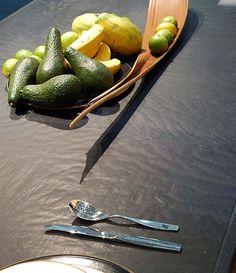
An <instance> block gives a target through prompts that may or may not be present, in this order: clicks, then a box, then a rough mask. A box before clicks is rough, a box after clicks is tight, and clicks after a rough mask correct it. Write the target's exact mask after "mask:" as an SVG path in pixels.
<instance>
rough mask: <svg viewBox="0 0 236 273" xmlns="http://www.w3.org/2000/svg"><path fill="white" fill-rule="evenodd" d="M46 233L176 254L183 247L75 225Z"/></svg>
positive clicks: (54, 228)
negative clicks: (114, 242) (69, 235)
mask: <svg viewBox="0 0 236 273" xmlns="http://www.w3.org/2000/svg"><path fill="white" fill-rule="evenodd" d="M45 227H46V231H61V232H67V233H70V234H75V235H84V236H90V237H96V238H100V239H108V240H113V241H119V242H124V243H129V244H133V245H138V246H144V247H150V248H154V249H162V250H169V251H174V252H180V251H181V249H182V246H181V245H180V244H178V243H174V242H169V241H163V240H159V239H154V238H149V237H143V236H131V235H128V234H116V233H114V232H108V231H101V230H99V229H95V228H90V227H85V226H73V225H46V226H45Z"/></svg>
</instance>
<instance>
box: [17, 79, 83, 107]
mask: <svg viewBox="0 0 236 273" xmlns="http://www.w3.org/2000/svg"><path fill="white" fill-rule="evenodd" d="M84 96H85V93H84V90H83V87H82V84H81V81H80V80H79V79H78V78H77V77H76V76H75V75H71V74H64V75H59V76H56V77H53V78H51V79H50V80H48V81H46V82H44V83H42V84H34V85H26V86H25V87H24V88H23V90H22V98H23V99H24V100H25V101H27V102H29V103H32V104H33V105H35V106H40V107H47V108H58V107H66V106H71V105H73V103H75V102H76V101H77V100H79V99H83V98H84Z"/></svg>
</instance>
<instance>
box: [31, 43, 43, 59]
mask: <svg viewBox="0 0 236 273" xmlns="http://www.w3.org/2000/svg"><path fill="white" fill-rule="evenodd" d="M44 54H45V46H44V45H40V46H38V47H37V48H35V50H34V55H36V56H39V58H41V59H43V56H44Z"/></svg>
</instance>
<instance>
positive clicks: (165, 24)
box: [155, 22, 177, 37]
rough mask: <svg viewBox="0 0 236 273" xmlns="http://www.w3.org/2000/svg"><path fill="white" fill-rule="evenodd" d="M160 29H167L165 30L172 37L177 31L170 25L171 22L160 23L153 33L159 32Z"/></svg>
mask: <svg viewBox="0 0 236 273" xmlns="http://www.w3.org/2000/svg"><path fill="white" fill-rule="evenodd" d="M161 29H167V30H169V31H170V32H171V33H172V34H173V37H175V36H176V33H177V29H176V27H175V25H174V24H172V23H171V22H162V23H160V24H159V25H158V26H157V28H156V31H155V32H157V31H159V30H161Z"/></svg>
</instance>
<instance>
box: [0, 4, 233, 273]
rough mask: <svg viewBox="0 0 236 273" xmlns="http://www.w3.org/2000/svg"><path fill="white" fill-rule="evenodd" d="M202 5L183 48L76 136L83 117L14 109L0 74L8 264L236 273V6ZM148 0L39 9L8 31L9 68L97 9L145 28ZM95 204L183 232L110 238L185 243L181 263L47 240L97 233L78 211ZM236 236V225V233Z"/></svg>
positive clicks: (165, 255) (3, 43)
mask: <svg viewBox="0 0 236 273" xmlns="http://www.w3.org/2000/svg"><path fill="white" fill-rule="evenodd" d="M225 2H226V1H220V2H218V1H216V0H208V1H205V0H190V2H189V14H188V18H187V22H186V26H185V29H184V32H183V35H182V36H181V38H180V40H179V42H178V44H177V45H176V46H175V48H174V49H173V51H172V52H171V53H170V54H169V55H168V56H167V57H166V58H165V59H164V60H163V61H162V62H161V63H160V64H158V66H157V67H156V68H155V69H154V70H152V71H151V72H150V73H149V74H148V75H147V76H146V77H145V79H143V80H142V82H138V83H137V84H136V86H135V87H134V88H133V90H132V91H131V92H130V93H128V94H127V95H126V96H124V97H123V98H121V99H120V100H118V101H115V102H113V103H110V104H108V105H105V106H103V107H101V108H99V109H97V110H96V111H95V112H93V113H91V114H89V115H88V117H86V118H85V119H83V120H82V122H81V123H80V124H79V125H78V126H77V127H76V128H75V129H73V130H68V129H67V128H68V124H69V122H70V121H71V120H72V119H73V117H74V116H75V115H76V113H69V112H67V113H53V114H52V113H50V112H42V111H33V110H29V109H20V110H18V111H15V110H14V109H10V107H9V106H8V104H7V94H6V91H5V87H6V83H7V81H6V79H5V78H4V77H3V76H2V75H0V87H1V88H0V89H1V92H0V119H1V122H0V145H1V147H0V154H1V157H0V209H1V210H0V220H1V224H0V267H3V266H6V265H8V264H11V263H15V262H18V261H21V260H23V259H30V258H34V257H39V256H45V255H61V254H73V255H88V256H97V257H100V258H103V259H108V260H111V261H113V262H115V263H118V264H121V265H123V266H125V267H127V268H129V269H131V270H133V271H134V272H135V273H158V272H162V273H210V272H212V273H213V272H214V273H224V272H229V269H230V263H231V260H232V257H233V251H234V248H235V237H236V236H235V197H236V186H235V178H236V168H235V166H236V144H235V143H236V142H235V140H236V138H235V137H236V126H235V124H236V90H235V86H236V46H235V44H236V29H235V27H234V26H235V24H236V16H235V13H236V5H234V3H233V2H231V3H229V5H226V4H227V3H226V4H225ZM147 7H148V1H147V0H139V1H134V0H127V1H118V0H113V1H109V0H100V1H95V0H86V1H85V0H70V1H68V0H49V1H46V0H34V1H33V2H31V3H30V4H29V5H27V6H26V7H24V8H23V9H21V10H20V11H18V12H16V13H15V14H13V15H12V16H10V17H8V18H6V19H4V20H3V21H1V22H0V37H1V39H0V53H1V54H0V61H1V63H2V62H3V61H4V60H5V59H7V58H10V57H12V56H14V54H15V52H16V51H17V50H19V49H21V48H27V49H29V50H34V48H35V47H36V46H37V45H40V44H43V43H44V41H45V36H46V35H47V32H48V29H49V28H50V27H52V26H54V27H57V28H58V29H59V30H60V31H61V32H62V33H63V32H65V31H68V30H70V29H71V22H72V20H73V19H74V18H75V17H76V16H78V15H79V14H82V13H85V12H113V13H117V14H119V15H122V16H127V17H129V18H130V19H132V20H133V21H134V22H135V23H136V24H137V25H138V26H139V27H140V29H141V30H142V31H143V30H144V26H145V20H146V12H147ZM77 198H80V199H84V200H87V201H89V202H91V203H93V204H94V205H96V206H97V207H99V208H100V209H102V210H104V211H107V212H110V213H119V214H126V215H130V216H136V217H139V218H149V219H159V220H162V221H166V222H170V223H176V224H179V225H180V231H179V232H178V233H168V232H161V231H155V230H151V229H147V228H141V227H139V226H137V225H133V224H130V223H127V222H122V223H121V222H118V223H117V222H116V223H114V222H109V221H107V222H100V223H97V224H93V225H92V226H93V227H98V228H101V229H104V230H113V231H117V232H120V233H129V234H133V235H142V236H150V237H155V238H160V239H165V240H171V241H175V242H179V243H181V244H182V245H183V251H182V252H181V253H180V254H173V253H169V252H164V251H156V250H150V249H146V248H141V247H132V246H128V245H123V244H118V243H110V242H106V241H101V240H92V239H84V238H75V237H73V236H65V235H64V236H63V235H62V234H60V235H59V234H47V233H45V232H44V225H46V224H51V223H61V224H72V223H73V224H77V225H87V223H85V222H83V221H82V220H78V219H76V217H75V216H74V215H72V213H71V212H70V211H69V209H68V203H69V201H70V200H71V199H77ZM233 227H234V228H233Z"/></svg>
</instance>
